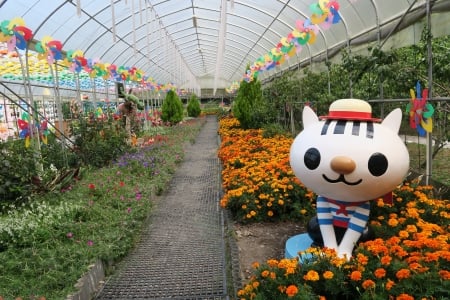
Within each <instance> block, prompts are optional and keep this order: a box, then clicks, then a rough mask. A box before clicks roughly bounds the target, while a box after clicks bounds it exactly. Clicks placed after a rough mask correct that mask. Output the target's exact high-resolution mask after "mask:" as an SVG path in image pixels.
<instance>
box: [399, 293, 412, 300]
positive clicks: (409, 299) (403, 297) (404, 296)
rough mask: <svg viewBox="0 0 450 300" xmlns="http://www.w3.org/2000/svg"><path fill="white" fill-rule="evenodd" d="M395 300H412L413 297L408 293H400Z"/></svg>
mask: <svg viewBox="0 0 450 300" xmlns="http://www.w3.org/2000/svg"><path fill="white" fill-rule="evenodd" d="M395 300H414V297H413V296H410V295H408V294H400V295H398V296H397V297H396V298H395Z"/></svg>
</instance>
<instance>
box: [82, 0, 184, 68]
mask: <svg viewBox="0 0 450 300" xmlns="http://www.w3.org/2000/svg"><path fill="white" fill-rule="evenodd" d="M119 1H120V0H119ZM119 1H117V2H119ZM115 3H116V2H115ZM161 3H162V2H161ZM108 7H110V6H106V7H105V8H103V9H101V10H100V11H98V12H97V14H96V15H98V14H99V13H101V12H103V11H105V10H106V9H108ZM150 8H151V9H153V6H152V5H151V4H150ZM179 11H182V10H179ZM83 12H84V13H85V14H86V15H87V16H89V17H90V18H92V19H93V20H94V21H96V22H97V23H99V24H101V25H102V27H104V28H105V26H104V25H103V24H102V23H101V22H99V21H98V20H97V19H96V18H95V16H91V15H89V14H87V13H86V12H85V11H83ZM138 12H141V11H140V10H138ZM133 14H136V13H135V12H133ZM131 16H132V14H130V16H127V17H125V18H123V19H121V20H119V21H118V22H116V24H117V25H119V24H121V23H123V22H125V21H127V20H128V19H129V18H131ZM155 16H156V19H158V20H159V23H160V25H161V26H162V22H161V18H160V16H159V15H158V14H157V13H156V12H155ZM156 19H155V20H156ZM85 23H86V22H84V23H83V25H84V24H85ZM147 25H148V24H147V23H145V24H142V25H140V26H138V27H137V28H135V30H138V29H141V28H142V27H144V26H147ZM79 28H80V27H78V28H77V30H76V31H78V29H79ZM106 29H107V30H106V31H105V32H104V33H102V34H101V35H99V37H103V36H104V35H105V34H107V33H112V32H111V30H109V29H108V28H106ZM164 29H165V30H166V27H165V26H164ZM74 32H75V31H74ZM131 32H133V31H130V32H128V33H131ZM158 32H159V33H161V29H160V30H154V31H152V32H151V34H154V33H158ZM128 33H126V34H125V35H127V34H128ZM166 33H168V32H167V30H166ZM167 36H170V37H171V35H169V34H167ZM117 37H118V38H119V40H120V41H122V42H123V43H124V44H125V45H128V46H130V47H132V45H131V44H130V43H128V42H126V41H125V40H124V39H123V38H122V37H119V36H117ZM141 40H142V38H141V39H139V40H138V41H141ZM170 40H171V42H172V44H173V45H174V48H175V49H177V48H176V44H175V43H174V41H173V40H172V38H170ZM94 44H95V42H92V43H91V44H90V45H89V46H88V48H87V49H86V51H88V50H89V49H90V48H91V47H92V46H93V45H94ZM113 47H114V44H113V45H111V47H109V48H107V49H106V50H105V51H104V52H103V53H102V54H101V57H104V56H105V55H106V53H108V52H109V51H110V50H111V49H112V48H113ZM142 49H143V48H141V49H139V50H138V51H137V52H138V53H140V54H141V55H143V56H144V57H147V55H146V54H144V53H142ZM124 51H126V50H124ZM124 51H122V52H120V53H119V54H118V55H116V57H115V58H113V62H114V61H116V60H117V59H118V57H120V56H121V55H123V53H124ZM179 54H180V53H179ZM180 57H181V58H182V56H181V54H180ZM148 59H149V60H150V61H151V62H153V63H154V64H155V66H157V67H158V68H159V69H161V70H163V71H165V73H169V74H170V75H171V76H173V74H171V73H170V72H168V71H167V70H166V69H164V68H162V67H161V66H160V65H159V64H158V63H157V62H155V61H153V60H151V58H150V57H148ZM182 59H183V58H182ZM126 61H128V60H126ZM183 62H184V66H185V67H186V68H187V70H188V71H189V72H191V73H192V70H190V68H189V66H188V64H187V63H186V62H185V61H184V60H183ZM192 74H193V73H192Z"/></svg>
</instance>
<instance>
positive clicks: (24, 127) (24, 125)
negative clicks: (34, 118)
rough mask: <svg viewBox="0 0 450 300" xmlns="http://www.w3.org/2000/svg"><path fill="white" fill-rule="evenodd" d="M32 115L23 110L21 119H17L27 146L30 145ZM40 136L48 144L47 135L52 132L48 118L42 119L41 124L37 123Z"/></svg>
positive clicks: (21, 135) (20, 133)
mask: <svg viewBox="0 0 450 300" xmlns="http://www.w3.org/2000/svg"><path fill="white" fill-rule="evenodd" d="M29 122H30V116H29V115H28V113H27V112H23V113H22V116H21V119H18V120H17V124H18V126H19V129H20V132H19V137H20V138H22V139H25V147H26V148H28V147H30V137H31V132H30V123H29ZM36 127H37V128H38V132H39V136H40V138H41V140H42V142H43V143H44V144H47V142H48V139H47V136H48V135H49V134H50V130H49V129H48V124H47V120H44V121H42V123H41V124H37V125H36Z"/></svg>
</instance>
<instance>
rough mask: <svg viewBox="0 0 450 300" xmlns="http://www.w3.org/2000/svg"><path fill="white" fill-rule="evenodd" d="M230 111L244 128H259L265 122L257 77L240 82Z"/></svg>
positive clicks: (264, 112) (264, 110) (264, 109)
mask: <svg viewBox="0 0 450 300" xmlns="http://www.w3.org/2000/svg"><path fill="white" fill-rule="evenodd" d="M232 111H233V115H234V116H235V117H236V118H237V119H238V120H239V122H240V123H241V126H242V128H244V129H250V128H260V127H261V126H262V125H263V124H264V123H265V117H266V111H267V110H266V107H265V106H264V102H263V100H262V91H261V83H260V82H259V81H258V80H257V79H254V80H252V81H250V82H247V81H245V80H243V81H242V82H241V84H240V86H239V91H238V93H237V96H236V99H235V100H234V103H233V106H232Z"/></svg>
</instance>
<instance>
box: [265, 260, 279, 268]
mask: <svg viewBox="0 0 450 300" xmlns="http://www.w3.org/2000/svg"><path fill="white" fill-rule="evenodd" d="M278 263H279V262H278V260H276V259H269V260H268V261H267V264H268V265H269V267H271V268H275V267H278Z"/></svg>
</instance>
